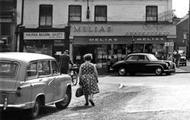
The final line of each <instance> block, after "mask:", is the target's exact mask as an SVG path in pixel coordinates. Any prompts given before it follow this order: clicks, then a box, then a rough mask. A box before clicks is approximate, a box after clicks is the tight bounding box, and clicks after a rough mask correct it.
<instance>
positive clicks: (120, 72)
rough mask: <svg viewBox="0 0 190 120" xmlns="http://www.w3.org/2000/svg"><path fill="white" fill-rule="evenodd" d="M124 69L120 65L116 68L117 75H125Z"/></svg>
mask: <svg viewBox="0 0 190 120" xmlns="http://www.w3.org/2000/svg"><path fill="white" fill-rule="evenodd" d="M126 73H127V72H126V69H125V68H124V67H121V68H119V69H118V75H119V76H124V75H126Z"/></svg>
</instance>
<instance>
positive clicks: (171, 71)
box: [164, 69, 176, 73]
mask: <svg viewBox="0 0 190 120" xmlns="http://www.w3.org/2000/svg"><path fill="white" fill-rule="evenodd" d="M164 72H165V73H174V72H176V69H168V70H164Z"/></svg>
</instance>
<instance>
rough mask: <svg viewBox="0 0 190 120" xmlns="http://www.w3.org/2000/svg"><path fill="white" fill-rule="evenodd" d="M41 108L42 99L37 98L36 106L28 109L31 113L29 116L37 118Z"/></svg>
mask: <svg viewBox="0 0 190 120" xmlns="http://www.w3.org/2000/svg"><path fill="white" fill-rule="evenodd" d="M40 108H41V101H40V99H37V100H36V101H35V104H34V107H33V108H32V109H29V110H28V111H27V112H28V114H29V117H30V118H36V117H37V116H38V115H39V113H40Z"/></svg>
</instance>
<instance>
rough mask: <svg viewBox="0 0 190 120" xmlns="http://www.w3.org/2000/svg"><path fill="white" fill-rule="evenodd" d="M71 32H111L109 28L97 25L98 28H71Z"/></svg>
mask: <svg viewBox="0 0 190 120" xmlns="http://www.w3.org/2000/svg"><path fill="white" fill-rule="evenodd" d="M72 31H73V32H74V33H81V32H83V33H85V32H91V33H93V32H94V33H110V32H112V27H111V26H105V25H99V26H92V25H91V26H72Z"/></svg>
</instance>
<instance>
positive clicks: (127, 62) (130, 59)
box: [112, 53, 176, 76]
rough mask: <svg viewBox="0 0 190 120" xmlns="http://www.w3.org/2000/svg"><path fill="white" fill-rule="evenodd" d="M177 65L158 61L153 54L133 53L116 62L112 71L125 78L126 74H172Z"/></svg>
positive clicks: (166, 61)
mask: <svg viewBox="0 0 190 120" xmlns="http://www.w3.org/2000/svg"><path fill="white" fill-rule="evenodd" d="M175 68H176V66H175V63H173V62H172V61H168V60H158V59H157V58H156V57H155V56H154V55H153V54H148V53H132V54H129V55H128V56H127V57H126V58H125V59H124V60H121V61H118V62H116V63H115V64H114V65H113V66H112V70H113V71H114V72H116V73H118V75H120V76H123V75H126V73H129V74H135V73H155V74H156V75H162V73H166V74H171V73H172V72H175Z"/></svg>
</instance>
